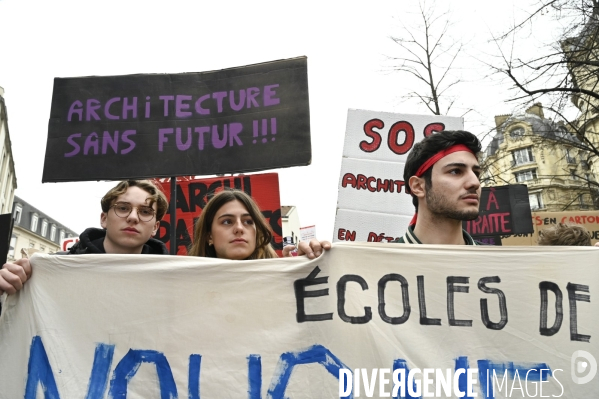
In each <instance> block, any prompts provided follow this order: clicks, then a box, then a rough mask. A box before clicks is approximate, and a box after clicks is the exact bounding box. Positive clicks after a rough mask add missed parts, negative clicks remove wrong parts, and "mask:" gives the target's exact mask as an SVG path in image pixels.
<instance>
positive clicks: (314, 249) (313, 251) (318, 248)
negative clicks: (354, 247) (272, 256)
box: [283, 238, 331, 259]
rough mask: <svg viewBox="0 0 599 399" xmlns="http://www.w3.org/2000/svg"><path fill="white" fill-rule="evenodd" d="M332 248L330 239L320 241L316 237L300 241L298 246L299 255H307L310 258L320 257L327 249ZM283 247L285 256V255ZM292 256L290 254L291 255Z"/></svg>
mask: <svg viewBox="0 0 599 399" xmlns="http://www.w3.org/2000/svg"><path fill="white" fill-rule="evenodd" d="M329 249H331V243H330V242H328V241H318V240H317V239H316V238H313V239H311V240H310V242H307V241H300V243H299V244H298V246H297V254H298V255H307V256H308V258H309V259H315V258H318V257H319V256H320V255H322V253H323V252H324V251H326V250H329ZM284 251H285V249H283V256H285V252H284ZM289 256H290V255H289Z"/></svg>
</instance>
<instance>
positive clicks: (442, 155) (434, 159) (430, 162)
mask: <svg viewBox="0 0 599 399" xmlns="http://www.w3.org/2000/svg"><path fill="white" fill-rule="evenodd" d="M458 151H468V152H470V153H472V154H474V152H472V150H471V149H470V148H468V147H466V146H465V145H464V144H456V145H452V146H451V147H448V148H446V149H444V150H441V151H439V152H438V153H436V154H435V155H433V156H432V157H430V158H429V159H427V160H426V162H425V163H423V164H422V165H421V166H420V167H419V168H418V170H417V171H416V174H415V175H414V176H416V177H422V175H423V174H424V172H426V171H427V170H429V168H430V167H432V166H433V165H434V164H436V163H437V162H438V161H439V160H440V159H441V158H445V157H446V156H448V155H449V154H451V153H453V152H458Z"/></svg>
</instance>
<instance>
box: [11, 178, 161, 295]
mask: <svg viewBox="0 0 599 399" xmlns="http://www.w3.org/2000/svg"><path fill="white" fill-rule="evenodd" d="M101 205H102V214H101V216H100V225H101V226H102V229H97V228H89V229H86V230H85V231H84V232H83V233H81V235H80V236H79V242H77V243H76V244H75V245H73V246H72V247H71V249H70V250H69V251H68V252H62V253H59V254H63V255H64V254H69V255H79V254H151V255H168V251H167V249H166V246H165V245H164V244H163V243H162V242H161V241H159V240H156V239H154V238H152V237H153V236H154V235H155V234H156V232H157V231H158V226H159V224H160V220H161V219H162V217H163V216H164V214H165V213H166V210H167V208H168V202H167V200H166V197H165V196H164V194H163V193H162V191H160V190H159V189H158V187H156V185H154V183H152V182H150V181H149V180H125V181H122V182H120V183H119V184H117V185H116V186H115V187H114V188H112V189H111V190H110V191H108V192H107V193H106V195H104V197H103V198H102V200H101ZM29 276H31V265H30V263H29V260H28V259H19V260H17V261H15V263H6V264H4V266H3V267H2V269H0V295H2V294H3V293H4V292H6V293H8V294H14V293H15V292H17V291H19V290H20V289H21V288H23V283H25V281H27V279H28V278H29Z"/></svg>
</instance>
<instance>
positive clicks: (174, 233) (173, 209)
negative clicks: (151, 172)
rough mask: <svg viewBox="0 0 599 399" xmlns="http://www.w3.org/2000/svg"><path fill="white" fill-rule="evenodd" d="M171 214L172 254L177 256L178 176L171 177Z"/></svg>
mask: <svg viewBox="0 0 599 399" xmlns="http://www.w3.org/2000/svg"><path fill="white" fill-rule="evenodd" d="M168 206H169V213H170V214H171V236H170V253H171V255H177V231H176V228H175V226H176V225H177V215H176V212H177V176H173V177H171V200H170V203H169V205H168Z"/></svg>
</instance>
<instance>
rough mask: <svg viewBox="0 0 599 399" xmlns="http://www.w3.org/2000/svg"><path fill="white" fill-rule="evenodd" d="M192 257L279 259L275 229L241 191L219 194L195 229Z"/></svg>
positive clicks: (191, 249) (206, 207)
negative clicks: (274, 239)
mask: <svg viewBox="0 0 599 399" xmlns="http://www.w3.org/2000/svg"><path fill="white" fill-rule="evenodd" d="M193 237H194V241H193V244H192V245H191V247H190V248H189V251H188V254H189V255H191V256H204V257H210V258H222V259H231V260H245V259H268V258H277V257H278V256H277V253H276V252H275V251H274V249H273V248H272V246H271V245H270V242H271V239H272V232H271V230H270V227H269V225H268V223H267V222H266V219H264V216H263V215H262V212H260V209H258V206H257V205H256V203H255V202H254V200H253V199H252V198H251V197H250V196H249V195H247V194H246V193H244V192H243V191H240V190H225V191H221V192H220V193H218V194H216V195H215V196H214V197H213V198H212V199H211V200H210V201H208V204H206V206H205V207H204V210H203V211H202V214H201V215H200V219H199V220H198V221H197V223H196V226H195V229H194V234H193Z"/></svg>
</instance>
